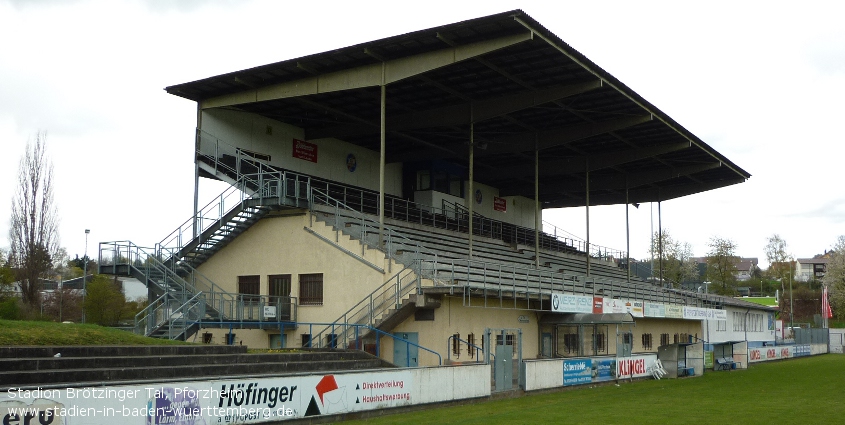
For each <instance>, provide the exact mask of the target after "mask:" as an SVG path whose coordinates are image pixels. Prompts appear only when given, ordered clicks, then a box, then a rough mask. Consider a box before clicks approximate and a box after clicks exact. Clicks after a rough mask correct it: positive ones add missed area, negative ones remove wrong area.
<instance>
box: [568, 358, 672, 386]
mask: <svg viewBox="0 0 845 425" xmlns="http://www.w3.org/2000/svg"><path fill="white" fill-rule="evenodd" d="M655 360H657V355H655V354H645V355H638V356H631V357H619V358H613V357H596V358H590V357H587V358H579V359H567V360H564V361H563V385H564V386H568V385H579V384H589V383H591V382H604V381H612V380H615V379H617V378H626V379H627V378H640V377H646V376H651V373H650V372H649V367H651V366H652V365H654V361H655Z"/></svg>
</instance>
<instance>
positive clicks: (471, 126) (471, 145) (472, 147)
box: [467, 113, 475, 258]
mask: <svg viewBox="0 0 845 425" xmlns="http://www.w3.org/2000/svg"><path fill="white" fill-rule="evenodd" d="M470 114H471V113H470ZM474 178H475V123H473V122H470V123H469V197H468V198H469V199H468V202H467V205H469V207H468V208H467V210H468V211H469V258H472V216H473V212H472V209H473V208H472V207H473V206H474V204H475V191H474V190H473V184H472V181H473V179H474Z"/></svg>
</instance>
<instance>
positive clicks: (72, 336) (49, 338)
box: [0, 320, 185, 345]
mask: <svg viewBox="0 0 845 425" xmlns="http://www.w3.org/2000/svg"><path fill="white" fill-rule="evenodd" d="M164 344H185V343H184V342H179V341H170V340H165V339H158V338H147V337H144V336H140V335H135V334H133V333H132V332H127V331H122V330H119V329H111V328H104V327H102V326H97V325H82V324H78V323H53V322H35V321H24V320H0V345H164Z"/></svg>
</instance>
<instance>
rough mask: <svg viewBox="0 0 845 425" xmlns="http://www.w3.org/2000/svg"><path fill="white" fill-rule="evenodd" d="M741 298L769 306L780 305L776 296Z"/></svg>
mask: <svg viewBox="0 0 845 425" xmlns="http://www.w3.org/2000/svg"><path fill="white" fill-rule="evenodd" d="M740 299H741V300H743V301H748V302H752V303H757V304H761V305H767V306H777V305H778V303H777V300H776V299H775V297H743V298H740Z"/></svg>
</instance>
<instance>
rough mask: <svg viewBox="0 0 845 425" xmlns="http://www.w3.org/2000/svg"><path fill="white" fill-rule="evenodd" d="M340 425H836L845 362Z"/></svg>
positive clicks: (801, 362) (842, 408) (819, 359)
mask: <svg viewBox="0 0 845 425" xmlns="http://www.w3.org/2000/svg"><path fill="white" fill-rule="evenodd" d="M574 388H577V389H574V390H566V391H557V392H553V393H545V394H538V395H529V396H525V397H520V398H513V399H504V400H493V401H483V402H477V403H474V404H470V405H464V406H455V407H445V408H434V407H432V408H431V409H426V410H423V411H418V412H412V413H407V414H397V415H390V416H383V417H379V418H369V419H367V420H366V421H353V422H344V423H345V424H363V423H367V424H368V425H369V424H414V425H419V424H461V425H468V424H532V425H538V424H553V423H560V424H602V425H604V424H624V425H631V424H664V423H670V424H671V423H679V424H714V423H722V424H746V425H747V424H771V423H798V424H834V423H842V421H843V417H845V416H843V415H845V413H844V412H845V396H843V388H845V355H841V354H827V355H822V356H814V357H806V358H800V359H791V360H782V361H777V362H765V363H756V364H754V365H752V366H751V368H750V369H747V370H736V371H725V372H715V371H709V372H705V374H704V376H702V377H696V378H682V379H663V380H660V381H657V380H645V381H637V382H632V383H623V384H621V385H619V386H616V385H614V384H610V385H604V386H592V387H591V386H589V385H586V386H581V387H574Z"/></svg>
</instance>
